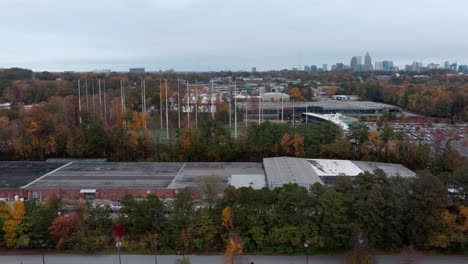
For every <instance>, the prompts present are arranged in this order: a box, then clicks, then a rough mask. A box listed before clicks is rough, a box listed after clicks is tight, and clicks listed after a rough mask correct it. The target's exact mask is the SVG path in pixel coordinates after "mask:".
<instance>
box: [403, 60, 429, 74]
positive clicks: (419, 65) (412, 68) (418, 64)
mask: <svg viewBox="0 0 468 264" xmlns="http://www.w3.org/2000/svg"><path fill="white" fill-rule="evenodd" d="M405 71H413V72H420V71H424V68H423V67H422V63H421V62H417V61H415V62H413V64H411V65H406V66H405Z"/></svg>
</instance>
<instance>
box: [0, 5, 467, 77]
mask: <svg viewBox="0 0 468 264" xmlns="http://www.w3.org/2000/svg"><path fill="white" fill-rule="evenodd" d="M0 10H1V15H0V67H13V66H18V67H25V68H31V69H34V70H79V71H86V70H93V69H103V68H110V69H112V70H128V68H129V67H138V66H141V67H146V68H147V69H148V70H159V69H163V70H164V69H169V68H174V69H175V70H180V71H184V70H198V71H207V70H208V69H211V70H225V69H229V70H250V68H251V67H257V69H258V70H269V69H285V68H288V69H290V68H292V67H295V66H296V67H297V65H298V64H299V57H301V58H302V60H301V61H302V65H311V64H316V65H320V66H321V65H322V64H323V63H327V64H328V65H329V67H330V66H331V64H334V63H336V62H344V63H346V64H349V61H350V59H351V57H352V56H353V55H361V56H364V54H365V52H366V51H369V52H370V54H371V56H372V59H373V61H376V60H377V61H378V60H384V59H390V60H394V61H395V63H396V64H397V65H404V64H405V63H410V62H412V61H414V60H417V61H421V60H422V61H423V63H429V62H436V63H443V62H444V61H445V60H450V61H456V62H458V63H463V64H468V34H467V33H468V1H467V0H444V1H441V0H392V1H376V0H282V1H276V0H0Z"/></svg>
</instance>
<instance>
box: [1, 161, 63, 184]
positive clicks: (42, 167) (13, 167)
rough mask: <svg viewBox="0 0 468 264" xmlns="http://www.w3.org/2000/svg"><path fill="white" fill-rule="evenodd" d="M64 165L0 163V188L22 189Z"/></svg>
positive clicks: (19, 162) (39, 162) (20, 162)
mask: <svg viewBox="0 0 468 264" xmlns="http://www.w3.org/2000/svg"><path fill="white" fill-rule="evenodd" d="M62 165H63V163H45V162H41V161H38V162H34V161H33V162H29V161H0V188H4V189H6V188H20V187H21V186H23V185H26V184H28V183H30V182H32V181H34V180H36V179H38V178H39V177H41V176H42V175H44V174H47V173H49V172H51V171H53V170H55V169H57V168H58V167H60V166H62Z"/></svg>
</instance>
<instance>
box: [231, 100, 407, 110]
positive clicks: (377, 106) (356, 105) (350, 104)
mask: <svg viewBox="0 0 468 264" xmlns="http://www.w3.org/2000/svg"><path fill="white" fill-rule="evenodd" d="M257 102H258V101H257ZM237 105H238V106H239V107H241V108H245V105H246V103H245V102H238V103H237ZM247 105H248V107H249V108H250V107H251V103H250V102H249V103H247ZM283 107H284V108H287V109H289V108H293V107H294V108H306V107H307V108H310V110H312V109H313V108H321V109H324V110H356V109H358V110H382V109H400V107H398V106H394V105H389V104H384V103H377V102H372V101H341V100H331V99H325V100H320V101H316V102H291V101H289V102H283ZM262 108H264V109H278V108H281V102H266V101H264V102H262Z"/></svg>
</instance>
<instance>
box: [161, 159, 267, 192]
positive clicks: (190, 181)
mask: <svg viewBox="0 0 468 264" xmlns="http://www.w3.org/2000/svg"><path fill="white" fill-rule="evenodd" d="M235 174H237V175H247V176H248V175H252V174H257V175H265V171H264V170H263V166H262V163H261V162H187V163H185V164H184V166H183V168H182V169H181V170H180V172H179V174H178V175H177V176H176V177H175V178H174V180H173V181H172V182H171V184H169V186H168V188H169V189H184V188H197V187H198V186H199V184H200V180H201V179H202V177H203V176H213V175H215V176H219V177H221V179H222V180H223V182H224V184H225V185H226V186H227V185H228V182H229V178H230V177H231V176H232V175H235ZM247 176H246V177H247Z"/></svg>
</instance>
